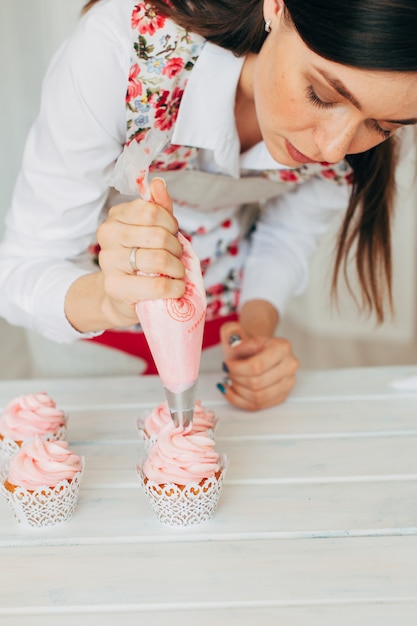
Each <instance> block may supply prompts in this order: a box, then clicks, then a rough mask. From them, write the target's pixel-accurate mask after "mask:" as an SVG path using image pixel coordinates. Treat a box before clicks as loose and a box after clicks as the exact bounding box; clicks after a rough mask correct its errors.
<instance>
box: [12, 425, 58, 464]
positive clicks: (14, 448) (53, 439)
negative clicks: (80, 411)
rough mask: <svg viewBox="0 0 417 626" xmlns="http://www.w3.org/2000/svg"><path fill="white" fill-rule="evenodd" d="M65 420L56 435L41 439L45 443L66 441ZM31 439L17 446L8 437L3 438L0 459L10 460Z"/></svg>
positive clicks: (46, 435) (47, 435) (50, 434)
mask: <svg viewBox="0 0 417 626" xmlns="http://www.w3.org/2000/svg"><path fill="white" fill-rule="evenodd" d="M66 424H67V418H65V424H64V425H63V426H61V427H60V428H59V429H58V430H57V431H56V433H46V434H45V435H43V436H42V437H41V438H42V439H44V440H45V441H66V439H67V425H66ZM32 439H33V437H30V438H28V439H24V440H23V441H22V443H21V444H20V445H19V444H18V443H16V441H14V440H13V439H9V438H8V437H4V438H3V439H0V459H1V458H7V457H8V458H10V459H11V458H12V456H13V455H14V454H16V452H18V451H19V450H20V448H21V447H22V446H24V445H25V443H28V442H29V441H31V440H32Z"/></svg>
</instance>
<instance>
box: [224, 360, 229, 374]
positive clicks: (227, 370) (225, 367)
mask: <svg viewBox="0 0 417 626" xmlns="http://www.w3.org/2000/svg"><path fill="white" fill-rule="evenodd" d="M222 370H223V372H226V374H228V373H229V368H228V367H227V365H226V363H224V362H223V363H222Z"/></svg>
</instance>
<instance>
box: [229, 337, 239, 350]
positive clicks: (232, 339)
mask: <svg viewBox="0 0 417 626" xmlns="http://www.w3.org/2000/svg"><path fill="white" fill-rule="evenodd" d="M240 343H242V337H241V336H240V335H237V334H233V335H230V337H229V346H231V347H232V348H235V347H236V346H238V345H239V344H240Z"/></svg>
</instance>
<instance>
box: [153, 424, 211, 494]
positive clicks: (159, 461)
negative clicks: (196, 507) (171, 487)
mask: <svg viewBox="0 0 417 626" xmlns="http://www.w3.org/2000/svg"><path fill="white" fill-rule="evenodd" d="M219 469H220V465H219V455H218V453H217V452H216V451H215V450H214V441H213V439H211V438H210V437H209V436H208V435H207V433H198V434H191V433H187V432H185V430H184V428H183V427H182V426H179V427H175V425H174V423H173V422H172V421H171V422H170V423H168V424H166V425H165V426H164V427H163V428H162V429H161V431H160V433H159V437H158V441H157V442H156V443H155V445H154V446H153V447H152V448H151V449H150V451H149V455H148V458H147V459H146V461H145V463H144V466H143V472H144V474H145V476H147V478H149V479H150V480H153V481H155V482H157V483H158V484H165V483H176V484H178V485H186V484H187V483H190V482H200V481H201V480H203V479H204V478H211V477H212V476H214V475H215V474H216V472H218V471H219Z"/></svg>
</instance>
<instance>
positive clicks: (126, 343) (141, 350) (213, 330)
mask: <svg viewBox="0 0 417 626" xmlns="http://www.w3.org/2000/svg"><path fill="white" fill-rule="evenodd" d="M235 321H237V315H236V313H232V314H231V315H226V316H225V317H218V318H216V319H213V320H209V321H207V322H206V323H205V326H204V335H203V350H205V349H206V348H211V347H213V346H217V345H218V344H219V343H220V328H221V327H222V326H223V324H224V323H225V322H235ZM83 341H93V342H94V343H99V344H100V345H102V346H107V347H108V348H113V349H115V350H121V351H122V352H125V353H126V354H131V355H132V356H136V357H140V358H141V359H143V360H144V361H146V369H145V371H144V372H143V374H142V375H144V376H149V375H151V374H158V370H157V369H156V367H155V363H154V360H153V357H152V354H151V351H150V350H149V346H148V343H147V341H146V338H145V335H144V334H143V333H142V332H132V331H129V330H125V331H124V330H106V331H104V333H103V334H102V335H99V336H98V337H92V338H91V339H84V340H83Z"/></svg>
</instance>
